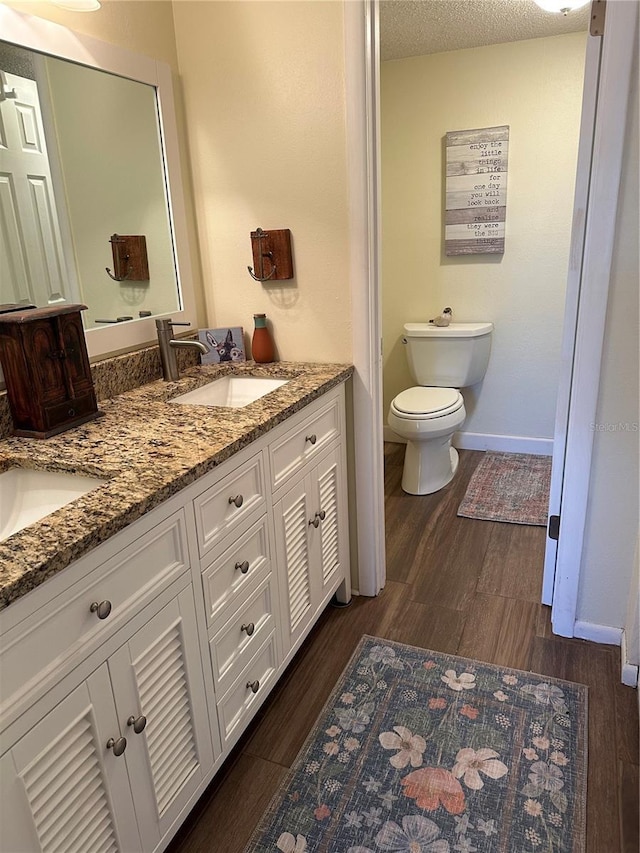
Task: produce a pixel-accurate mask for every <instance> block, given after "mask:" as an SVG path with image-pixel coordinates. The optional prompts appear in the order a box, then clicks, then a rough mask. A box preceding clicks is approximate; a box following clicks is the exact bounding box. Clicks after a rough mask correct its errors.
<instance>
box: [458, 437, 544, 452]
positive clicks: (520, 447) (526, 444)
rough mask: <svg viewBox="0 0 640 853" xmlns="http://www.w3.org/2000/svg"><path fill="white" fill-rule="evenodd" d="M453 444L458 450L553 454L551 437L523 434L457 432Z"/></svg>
mask: <svg viewBox="0 0 640 853" xmlns="http://www.w3.org/2000/svg"><path fill="white" fill-rule="evenodd" d="M453 446H454V447H457V448H458V449H459V450H494V451H498V452H502V453H531V454H533V455H534V456H551V455H552V454H553V439H552V438H530V437H529V436H525V435H491V434H489V433H482V432H457V433H456V434H455V435H454V436H453Z"/></svg>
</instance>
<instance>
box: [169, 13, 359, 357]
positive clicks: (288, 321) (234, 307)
mask: <svg viewBox="0 0 640 853" xmlns="http://www.w3.org/2000/svg"><path fill="white" fill-rule="evenodd" d="M174 18H175V29H176V39H177V45H178V56H179V63H180V71H181V75H182V79H183V85H184V93H185V102H186V116H187V124H188V133H189V145H190V151H191V159H192V164H193V178H194V187H195V197H196V208H197V214H198V231H199V239H200V246H201V252H202V258H203V273H204V282H205V284H204V287H205V295H206V300H207V306H208V317H209V322H210V323H213V324H216V325H218V326H244V328H245V330H246V332H247V333H250V331H251V329H252V328H253V319H252V317H253V314H254V313H256V312H265V313H266V314H267V316H268V318H269V320H270V321H271V322H272V324H273V330H274V338H275V341H276V346H277V349H278V353H279V355H280V358H282V359H299V360H305V361H322V362H329V361H338V362H339V361H350V360H351V317H350V310H351V307H350V306H351V299H350V282H349V239H348V233H347V226H348V217H347V170H346V130H345V92H344V52H343V41H344V32H343V29H344V22H343V7H342V3H336V2H313V3H309V2H304V0H296V1H295V2H270V0H267V2H242V3H237V2H236V3H233V2H207V3H199V2H190V0H179V2H177V3H175V4H174ZM258 226H260V227H261V228H263V229H265V230H267V229H269V228H289V229H290V230H291V233H292V239H293V255H294V258H293V261H294V269H295V278H294V279H293V280H291V281H284V282H281V283H276V284H270V285H261V284H258V283H257V282H255V281H253V280H252V279H251V278H250V276H249V273H248V272H247V265H252V264H253V261H252V257H251V243H250V236H249V235H250V232H251V231H254V230H255V229H256V227H258Z"/></svg>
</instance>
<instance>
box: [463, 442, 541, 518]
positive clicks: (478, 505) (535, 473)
mask: <svg viewBox="0 0 640 853" xmlns="http://www.w3.org/2000/svg"><path fill="white" fill-rule="evenodd" d="M550 486H551V457H550V456H532V455H530V454H527V453H489V452H487V453H485V455H484V459H483V460H482V462H481V463H480V464H479V465H478V467H477V468H476V470H475V471H474V472H473V475H472V477H471V480H470V482H469V485H468V487H467V491H466V493H465V496H464V498H463V500H462V503H461V504H460V506H459V508H458V515H462V516H464V517H465V518H479V519H482V520H484V521H507V522H510V523H511V524H537V525H541V526H542V527H544V526H545V525H546V523H547V515H548V511H549V488H550Z"/></svg>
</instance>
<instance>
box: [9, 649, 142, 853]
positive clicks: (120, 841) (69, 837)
mask: <svg viewBox="0 0 640 853" xmlns="http://www.w3.org/2000/svg"><path fill="white" fill-rule="evenodd" d="M119 737H120V732H119V731H118V720H117V716H116V711H115V706H114V702H113V694H112V692H111V685H110V683H109V672H108V669H107V665H106V663H105V664H103V665H102V666H101V667H100V668H99V669H98V670H97V671H96V672H94V673H93V674H92V675H91V676H90V678H89V679H88V680H87V681H86V682H85V683H83V684H81V685H80V686H79V687H77V688H76V689H75V690H74V691H73V692H72V693H70V694H69V695H68V696H67V697H66V698H65V699H63V701H62V702H60V703H59V704H58V705H56V707H55V708H54V709H53V710H52V711H50V713H49V714H47V715H46V716H45V717H44V718H43V719H42V720H41V721H40V722H39V723H37V724H36V725H35V726H34V727H33V728H32V729H31V731H30V732H29V733H28V734H26V735H25V736H24V737H23V738H22V739H21V740H20V741H18V743H17V744H16V745H15V746H14V747H13V748H12V749H11V750H9V752H7V753H6V754H5V755H4V756H3V757H2V759H1V762H0V802H1V804H2V805H1V809H2V822H1V826H0V849H1V850H2V851H7V853H9V851H10V853H35V851H43V853H132V851H140V850H141V845H140V839H139V836H138V830H137V825H136V816H135V813H134V810H133V804H132V801H131V789H130V787H129V779H128V776H127V767H126V763H125V757H124V754H122V755H114V752H113V750H112V749H108V748H107V746H106V744H107V742H108V740H109V739H110V738H113V739H114V740H117V739H118V738H119Z"/></svg>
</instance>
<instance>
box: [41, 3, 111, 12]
mask: <svg viewBox="0 0 640 853" xmlns="http://www.w3.org/2000/svg"><path fill="white" fill-rule="evenodd" d="M51 2H52V3H53V4H54V6H58V7H59V8H60V9H66V10H67V11H68V12H96V11H97V10H98V9H99V8H100V3H99V2H98V0H51Z"/></svg>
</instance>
